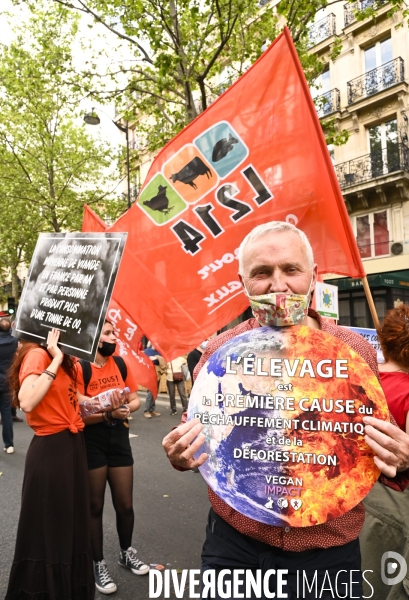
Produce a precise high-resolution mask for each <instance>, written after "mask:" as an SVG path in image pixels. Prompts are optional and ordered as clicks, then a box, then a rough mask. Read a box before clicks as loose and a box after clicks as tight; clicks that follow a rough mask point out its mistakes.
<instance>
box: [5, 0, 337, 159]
mask: <svg viewBox="0 0 409 600" xmlns="http://www.w3.org/2000/svg"><path fill="white" fill-rule="evenodd" d="M16 1H20V2H23V3H24V4H26V5H31V6H32V5H33V2H34V0H16ZM54 2H55V3H56V4H58V5H60V6H64V7H65V8H71V9H73V10H74V11H80V12H82V13H85V14H87V15H88V16H89V17H90V18H91V20H92V22H94V23H95V24H96V25H98V27H99V28H101V27H105V30H106V31H109V32H110V33H111V34H112V37H115V36H116V38H117V40H118V42H119V41H120V42H121V43H125V44H127V47H128V49H129V55H128V56H127V60H125V61H122V62H121V63H120V64H119V66H117V65H116V66H115V68H114V69H112V71H111V75H112V77H113V78H114V77H115V76H116V75H125V84H124V85H118V84H117V85H115V84H114V85H112V86H111V87H112V89H111V90H110V91H107V89H106V87H105V89H104V91H103V92H102V94H103V95H105V94H112V95H114V96H115V95H116V96H118V97H120V98H121V100H122V107H123V114H124V116H125V118H128V119H129V120H130V121H133V122H135V121H137V125H136V129H137V131H138V132H139V133H141V134H142V136H141V137H142V139H143V140H144V142H145V149H147V150H151V151H152V150H156V149H157V148H160V147H161V146H163V145H164V144H165V143H166V142H167V141H169V140H170V139H171V138H172V137H174V136H175V135H176V134H177V133H178V132H179V131H180V130H181V129H182V128H183V127H184V126H185V125H186V124H187V123H189V122H190V121H192V120H193V119H194V118H195V117H196V116H197V115H198V113H199V112H201V111H202V110H204V109H205V108H206V107H207V106H208V105H209V104H210V103H211V102H212V101H213V100H214V99H215V98H216V97H217V95H219V94H220V91H222V90H224V89H226V88H227V87H228V86H229V85H230V84H231V83H232V81H233V80H235V79H237V77H239V76H240V75H241V74H242V73H243V72H244V71H245V70H246V68H247V67H248V66H249V65H250V64H252V63H253V62H254V61H255V60H256V59H257V58H258V57H259V56H260V54H261V53H262V51H263V49H264V48H265V47H266V46H267V45H268V43H269V42H271V41H272V40H274V39H275V38H276V37H277V35H278V34H279V33H280V31H281V30H282V28H283V26H284V24H285V23H287V25H288V26H289V28H290V31H291V33H292V36H293V39H294V41H295V43H296V46H297V50H298V53H299V56H300V59H301V62H302V64H303V67H304V71H305V73H306V76H307V79H308V80H309V81H310V82H312V81H313V80H314V79H315V78H316V77H317V76H318V75H319V74H320V73H321V72H322V70H323V68H324V66H325V61H324V60H323V59H322V58H319V57H318V56H317V55H315V54H311V53H309V52H308V24H309V23H311V21H313V19H314V15H315V13H316V12H317V11H318V10H320V9H321V8H323V7H325V6H327V4H328V2H327V1H326V0H282V1H281V2H280V3H279V4H278V5H276V6H273V5H272V3H271V4H269V3H267V4H265V5H264V6H260V4H262V3H260V0H166V1H164V0H54ZM339 52H340V46H339V44H335V47H334V50H333V55H332V58H334V57H335V56H336V55H337V54H338V53H339ZM93 67H95V63H94V64H93ZM88 76H89V78H91V77H94V76H95V69H94V68H93V69H90V70H89V72H88ZM88 80H89V79H88ZM84 81H85V80H84ZM121 81H123V80H121ZM100 91H101V88H100ZM87 93H90V94H96V95H98V89H97V88H96V87H93V84H92V85H91V86H88V88H87ZM332 141H335V142H336V141H337V140H336V136H335V140H332Z"/></svg>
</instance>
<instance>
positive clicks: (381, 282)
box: [325, 270, 409, 291]
mask: <svg viewBox="0 0 409 600" xmlns="http://www.w3.org/2000/svg"><path fill="white" fill-rule="evenodd" d="M325 283H329V284H331V285H336V286H337V287H338V289H339V291H346V290H348V291H349V290H356V289H359V288H362V289H363V285H362V280H361V279H351V278H350V277H344V278H342V279H326V280H325ZM368 283H369V287H371V288H378V287H393V288H406V289H409V270H407V271H392V272H391V273H376V274H374V275H368Z"/></svg>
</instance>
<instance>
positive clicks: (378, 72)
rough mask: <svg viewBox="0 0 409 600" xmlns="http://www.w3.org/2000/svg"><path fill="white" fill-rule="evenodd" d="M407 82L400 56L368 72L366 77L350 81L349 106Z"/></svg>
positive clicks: (362, 76)
mask: <svg viewBox="0 0 409 600" xmlns="http://www.w3.org/2000/svg"><path fill="white" fill-rule="evenodd" d="M404 80H405V68H404V62H403V60H402V59H401V57H400V56H399V57H398V58H395V59H394V60H391V61H389V62H387V63H385V64H384V65H381V66H380V67H378V68H377V69H372V70H371V71H367V72H366V73H365V74H364V75H361V76H360V77H357V78H356V79H352V80H351V81H348V83H347V86H348V104H352V103H353V102H356V101H357V100H361V98H365V97H367V96H372V94H376V93H377V92H381V91H382V90H386V89H387V88H389V87H391V86H392V85H395V83H399V82H400V81H404Z"/></svg>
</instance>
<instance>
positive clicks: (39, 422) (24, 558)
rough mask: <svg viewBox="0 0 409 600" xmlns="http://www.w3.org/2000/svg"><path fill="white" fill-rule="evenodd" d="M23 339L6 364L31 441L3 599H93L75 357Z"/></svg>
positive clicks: (54, 345)
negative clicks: (11, 359)
mask: <svg viewBox="0 0 409 600" xmlns="http://www.w3.org/2000/svg"><path fill="white" fill-rule="evenodd" d="M59 335H60V332H59V331H58V330H57V329H52V330H51V331H50V332H49V334H48V337H47V349H45V348H42V347H40V346H38V345H37V344H33V343H31V342H25V341H22V342H21V343H20V346H19V348H18V350H17V353H16V355H15V358H14V361H13V363H12V365H11V369H10V388H11V392H12V396H13V404H14V405H15V406H20V408H21V409H22V410H23V411H24V412H25V413H26V418H27V423H28V424H29V425H30V427H32V429H34V433H35V435H34V438H33V440H32V442H31V444H30V447H29V449H28V452H27V457H26V465H25V473H24V482H23V492H22V503H21V512H20V519H19V524H18V531H17V541H16V550H15V556H14V561H13V565H12V568H11V574H10V580H9V586H8V591H7V595H6V600H15V599H17V598H18V600H44V598H49V599H50V600H51V599H53V600H57V599H58V600H92V598H94V594H95V586H94V574H93V568H92V552H91V537H90V515H89V492H88V473H87V467H86V455H85V446H84V440H83V436H82V433H81V432H82V429H83V428H84V424H83V422H82V420H81V418H80V416H79V401H78V396H77V386H76V370H75V359H74V358H72V357H71V356H68V355H65V354H63V353H62V352H61V350H60V348H59V347H58V339H59Z"/></svg>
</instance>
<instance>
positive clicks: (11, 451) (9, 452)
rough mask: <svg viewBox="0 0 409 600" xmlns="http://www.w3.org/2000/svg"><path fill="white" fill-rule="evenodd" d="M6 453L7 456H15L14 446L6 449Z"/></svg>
mask: <svg viewBox="0 0 409 600" xmlns="http://www.w3.org/2000/svg"><path fill="white" fill-rule="evenodd" d="M4 452H5V453H6V454H14V448H13V446H9V447H8V448H4Z"/></svg>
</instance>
